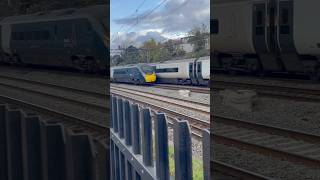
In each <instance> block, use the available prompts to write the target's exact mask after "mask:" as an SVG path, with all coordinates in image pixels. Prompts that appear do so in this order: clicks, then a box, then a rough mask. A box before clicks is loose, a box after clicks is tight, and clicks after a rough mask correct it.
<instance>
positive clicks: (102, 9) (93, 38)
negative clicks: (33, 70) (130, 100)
mask: <svg viewBox="0 0 320 180" xmlns="http://www.w3.org/2000/svg"><path fill="white" fill-rule="evenodd" d="M108 11H109V6H108V5H94V6H88V7H84V8H79V9H72V8H71V9H61V10H54V11H47V12H38V13H34V14H28V15H19V16H10V17H5V18H3V19H1V20H0V62H1V63H5V64H11V65H41V66H54V67H64V68H66V67H67V68H73V69H77V70H79V71H84V72H100V71H109V67H110V66H109V61H110V56H109V38H108V37H109V17H108V15H109V14H108Z"/></svg>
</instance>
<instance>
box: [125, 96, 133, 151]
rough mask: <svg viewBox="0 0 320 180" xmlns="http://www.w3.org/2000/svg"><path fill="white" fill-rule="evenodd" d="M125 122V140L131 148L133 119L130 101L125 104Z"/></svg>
mask: <svg viewBox="0 0 320 180" xmlns="http://www.w3.org/2000/svg"><path fill="white" fill-rule="evenodd" d="M123 120H124V122H125V124H124V129H125V140H126V145H127V146H131V144H132V137H131V128H132V127H131V117H130V103H129V101H128V100H125V101H124V102H123Z"/></svg>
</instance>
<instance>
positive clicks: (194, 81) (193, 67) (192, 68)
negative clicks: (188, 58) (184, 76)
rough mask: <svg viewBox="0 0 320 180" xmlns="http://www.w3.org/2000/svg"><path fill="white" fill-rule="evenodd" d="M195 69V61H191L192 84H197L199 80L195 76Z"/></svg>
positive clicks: (190, 74)
mask: <svg viewBox="0 0 320 180" xmlns="http://www.w3.org/2000/svg"><path fill="white" fill-rule="evenodd" d="M194 69H195V65H194V62H190V63H189V77H190V80H191V84H196V83H197V80H196V77H195V73H194Z"/></svg>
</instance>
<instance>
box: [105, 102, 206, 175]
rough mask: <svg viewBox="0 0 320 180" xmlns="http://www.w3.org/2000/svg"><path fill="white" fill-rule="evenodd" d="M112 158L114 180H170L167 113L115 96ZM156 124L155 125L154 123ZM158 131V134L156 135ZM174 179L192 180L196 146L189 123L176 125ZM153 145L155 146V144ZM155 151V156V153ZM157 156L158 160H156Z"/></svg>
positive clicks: (111, 134)
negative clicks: (192, 141)
mask: <svg viewBox="0 0 320 180" xmlns="http://www.w3.org/2000/svg"><path fill="white" fill-rule="evenodd" d="M110 104H111V129H110V137H111V142H110V158H111V179H112V180H140V179H143V180H156V179H158V180H168V179H172V178H173V177H171V176H170V173H169V150H168V147H169V146H168V123H167V120H166V116H165V114H163V113H157V114H155V117H154V121H153V120H152V119H153V118H152V117H151V112H150V109H148V108H140V107H139V106H138V105H137V104H132V103H130V102H129V101H128V100H126V99H123V98H120V97H116V96H111V103H110ZM153 122H154V123H153ZM153 129H154V132H153ZM173 136H174V137H173V144H174V162H175V163H174V166H175V172H174V179H176V180H191V179H192V143H191V134H190V127H189V124H188V122H187V121H176V122H175V123H174V124H173ZM153 141H155V142H154V144H153ZM153 151H155V153H154V152H153ZM154 156H155V157H154ZM203 164H204V179H205V180H209V174H210V167H209V166H210V133H209V131H208V130H204V131H203Z"/></svg>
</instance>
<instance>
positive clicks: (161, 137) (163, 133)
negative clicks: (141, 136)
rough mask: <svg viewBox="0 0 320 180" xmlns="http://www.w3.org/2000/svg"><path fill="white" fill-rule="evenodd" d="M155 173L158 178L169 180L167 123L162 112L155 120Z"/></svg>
mask: <svg viewBox="0 0 320 180" xmlns="http://www.w3.org/2000/svg"><path fill="white" fill-rule="evenodd" d="M155 141H156V142H155V149H156V173H157V178H159V180H169V178H170V177H169V154H168V125H167V120H166V117H165V115H164V114H157V115H156V121H155Z"/></svg>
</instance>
